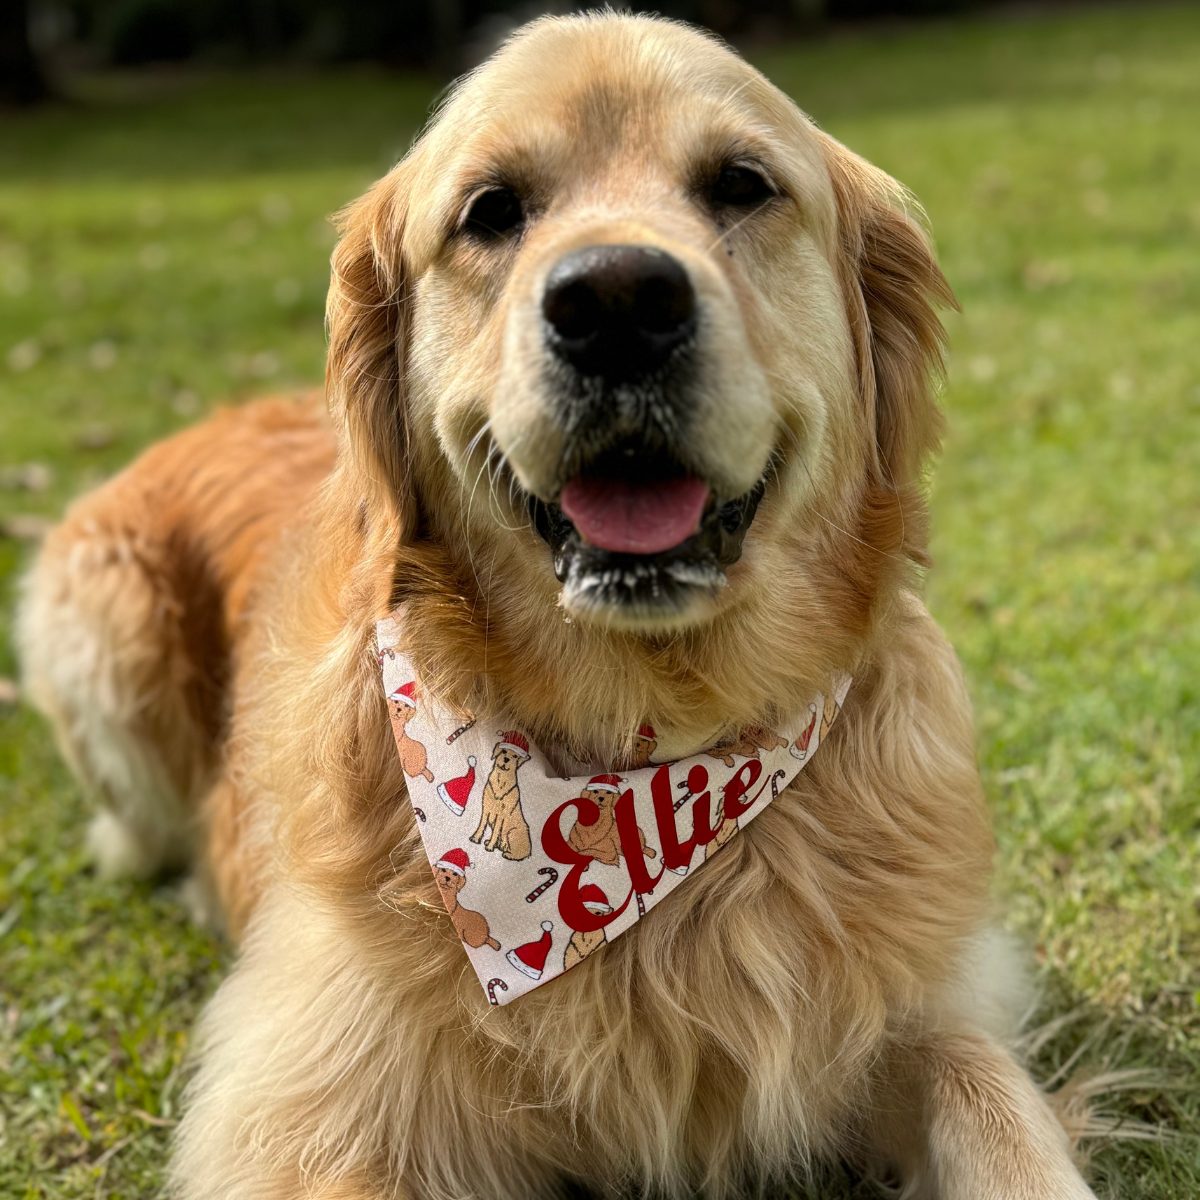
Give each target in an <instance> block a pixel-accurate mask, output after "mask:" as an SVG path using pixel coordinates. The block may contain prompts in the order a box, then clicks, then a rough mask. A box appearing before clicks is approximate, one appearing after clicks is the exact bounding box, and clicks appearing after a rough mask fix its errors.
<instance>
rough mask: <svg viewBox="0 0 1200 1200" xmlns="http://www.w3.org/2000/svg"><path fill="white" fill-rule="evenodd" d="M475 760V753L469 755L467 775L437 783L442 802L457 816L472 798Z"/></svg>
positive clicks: (460, 814)
mask: <svg viewBox="0 0 1200 1200" xmlns="http://www.w3.org/2000/svg"><path fill="white" fill-rule="evenodd" d="M475 762H476V759H475V755H473V754H471V755H468V757H467V773H466V774H465V775H458V776H456V777H455V778H454V779H447V780H446V782H445V783H439V784H438V785H437V794H438V795H439V796H441V798H442V803H443V804H444V805H445V806H446V807H447V808H448V809H449V810H450V811H451V812H452V813H453V814H454V815H455V816H456V817H461V816H462V815H463V809H465V808H466V807H467V801H468V800H469V799H470V798H471V789H472V788H473V787H474V786H475Z"/></svg>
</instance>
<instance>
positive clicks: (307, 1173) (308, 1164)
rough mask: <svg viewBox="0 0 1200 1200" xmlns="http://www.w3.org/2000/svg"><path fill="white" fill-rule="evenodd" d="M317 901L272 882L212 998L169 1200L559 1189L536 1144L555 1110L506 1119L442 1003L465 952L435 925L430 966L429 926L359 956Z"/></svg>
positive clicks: (450, 1007) (364, 940)
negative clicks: (439, 962)
mask: <svg viewBox="0 0 1200 1200" xmlns="http://www.w3.org/2000/svg"><path fill="white" fill-rule="evenodd" d="M314 900H315V897H314V896H313V895H312V894H310V893H307V892H303V891H299V890H296V891H292V890H290V889H286V890H285V889H284V888H283V887H281V886H277V887H276V888H275V890H274V891H268V892H267V893H266V894H265V895H264V896H263V898H262V900H261V902H260V904H259V905H258V907H257V908H256V909H255V912H254V915H253V917H252V919H251V923H250V928H249V930H248V931H247V934H246V937H245V940H244V950H243V953H242V956H241V957H240V959H239V960H238V962H237V964H236V965H235V967H234V969H233V971H232V972H231V973H230V975H229V976H228V977H227V978H226V979H225V980H224V982H223V983H222V984H221V986H220V988H219V989H218V990H217V993H216V995H215V996H214V997H213V999H212V1000H211V1001H210V1002H209V1005H208V1007H207V1009H206V1011H205V1014H204V1016H203V1018H202V1020H201V1022H200V1027H199V1029H198V1031H197V1036H196V1046H197V1055H198V1063H197V1070H196V1073H195V1076H194V1078H193V1080H192V1082H191V1083H190V1085H189V1089H188V1095H187V1104H186V1106H185V1110H184V1115H183V1120H182V1122H181V1123H180V1126H179V1130H178V1137H177V1140H176V1146H175V1153H174V1159H173V1162H172V1166H171V1177H172V1178H171V1188H170V1194H171V1196H172V1197H173V1200H217V1198H219V1200H312V1198H314V1197H321V1198H322V1200H428V1198H429V1197H430V1196H443V1197H445V1196H460V1197H465V1196H476V1197H487V1198H488V1200H550V1197H557V1196H560V1195H561V1192H560V1190H559V1187H558V1182H559V1180H560V1178H561V1165H558V1166H556V1165H554V1164H553V1163H552V1162H550V1161H548V1159H547V1158H543V1157H542V1156H540V1155H539V1154H538V1153H537V1152H536V1151H535V1150H533V1149H531V1147H532V1146H535V1145H537V1144H539V1142H541V1141H545V1140H546V1139H547V1138H548V1134H547V1132H546V1129H547V1125H546V1124H545V1122H549V1123H550V1124H553V1114H551V1115H550V1116H549V1117H547V1116H546V1115H545V1113H544V1112H543V1111H542V1110H541V1108H540V1106H538V1105H528V1106H524V1105H518V1106H517V1111H518V1114H519V1115H518V1117H517V1118H516V1119H514V1117H513V1115H512V1112H511V1109H510V1107H509V1095H508V1093H506V1090H505V1085H504V1083H503V1082H502V1081H504V1080H506V1079H508V1078H509V1076H508V1075H507V1074H506V1068H505V1066H504V1063H503V1061H500V1062H497V1061H496V1056H495V1055H494V1054H492V1053H490V1052H485V1049H484V1044H483V1043H481V1042H480V1041H479V1040H478V1036H477V1033H476V1032H475V1031H474V1030H473V1029H472V1027H471V1026H472V1022H470V1021H464V1020H463V1019H462V1014H461V1010H459V1008H458V1006H457V1004H456V1003H454V1002H453V1001H452V1002H451V1003H446V992H445V980H446V979H451V980H452V979H453V977H454V976H455V975H457V974H458V973H459V971H460V970H461V957H462V952H461V950H460V949H459V948H458V947H457V946H450V945H448V944H447V941H446V939H440V938H439V939H437V940H438V942H439V943H440V947H441V951H440V952H441V953H443V955H444V957H445V963H446V964H447V968H446V969H445V970H444V971H435V972H433V977H432V978H430V977H429V973H428V972H422V971H420V970H415V969H411V968H412V967H414V966H415V965H416V964H418V963H421V962H422V961H423V959H424V952H423V951H421V950H419V949H417V947H419V946H420V944H421V943H422V942H423V941H424V939H422V938H416V939H409V942H410V943H411V944H410V945H406V944H405V939H398V943H399V944H398V945H397V947H396V950H397V955H398V957H397V959H396V960H395V961H393V962H388V961H387V960H384V959H381V958H380V957H379V956H378V955H376V956H375V957H374V958H372V953H371V951H370V949H369V947H371V946H372V945H374V944H375V943H374V938H373V937H372V936H371V935H369V934H367V935H365V936H364V937H361V938H360V937H358V936H356V933H355V929H354V926H353V923H351V925H350V926H349V927H348V926H347V923H346V922H345V921H344V919H343V918H342V917H341V916H340V915H335V914H334V913H333V912H332V911H330V906H328V905H323V904H321V903H319V902H318V903H314ZM450 963H453V967H452V968H450V967H449V966H448V964H450ZM438 976H440V978H438ZM451 986H453V984H451ZM518 1098H519V1097H518ZM521 1114H527V1115H521ZM518 1130H519V1131H521V1136H520V1137H519V1138H518V1137H517V1136H516V1134H517V1131H518ZM531 1131H532V1132H531ZM548 1149H550V1147H548Z"/></svg>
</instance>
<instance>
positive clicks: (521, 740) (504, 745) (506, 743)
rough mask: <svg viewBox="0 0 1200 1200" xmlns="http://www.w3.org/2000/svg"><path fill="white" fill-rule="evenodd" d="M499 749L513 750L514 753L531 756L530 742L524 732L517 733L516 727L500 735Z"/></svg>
mask: <svg viewBox="0 0 1200 1200" xmlns="http://www.w3.org/2000/svg"><path fill="white" fill-rule="evenodd" d="M496 749H497V750H511V751H512V752H513V753H514V754H520V755H523V756H524V757H525V758H528V757H529V742H528V741H526V739H525V735H524V734H523V733H517V731H516V730H515V729H510V730H509V731H508V732H507V733H502V734H501V735H500V745H499V746H497V747H496Z"/></svg>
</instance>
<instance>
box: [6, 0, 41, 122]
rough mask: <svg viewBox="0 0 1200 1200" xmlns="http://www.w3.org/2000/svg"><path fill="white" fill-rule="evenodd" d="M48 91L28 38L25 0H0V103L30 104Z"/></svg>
mask: <svg viewBox="0 0 1200 1200" xmlns="http://www.w3.org/2000/svg"><path fill="white" fill-rule="evenodd" d="M49 93H50V89H49V88H48V87H47V86H46V80H45V77H44V76H43V75H42V69H41V67H40V66H39V65H38V60H37V55H35V54H34V52H33V46H32V45H31V44H30V41H29V4H28V0H0V103H4V104H33V103H35V102H36V101H38V100H44V99H45V98H46V96H48V95H49Z"/></svg>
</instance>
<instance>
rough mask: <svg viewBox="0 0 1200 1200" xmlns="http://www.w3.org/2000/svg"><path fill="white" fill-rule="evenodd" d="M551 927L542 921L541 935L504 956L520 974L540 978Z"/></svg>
mask: <svg viewBox="0 0 1200 1200" xmlns="http://www.w3.org/2000/svg"><path fill="white" fill-rule="evenodd" d="M596 890H597V891H599V890H600V889H599V888H597V889H596ZM553 928H554V924H553V922H551V921H543V922H542V936H541V937H540V938H538V940H537V941H536V942H526V943H525V945H523V946H518V947H517V948H516V949H515V950H510V951H509V952H508V953H507V954H506V955H505V956H504V957H505V958H507V959H508V961H509V962H510V963H512V965H513V966H514V967H516V968H517V970H518V971H520V972H521V974H522V975H528V976H529V978H530V979H535V980H536V979H541V977H542V972H543V971H544V970H545V969H546V956H547V955H548V954H549V953H550V941H551V938H550V930H552V929H553Z"/></svg>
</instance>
